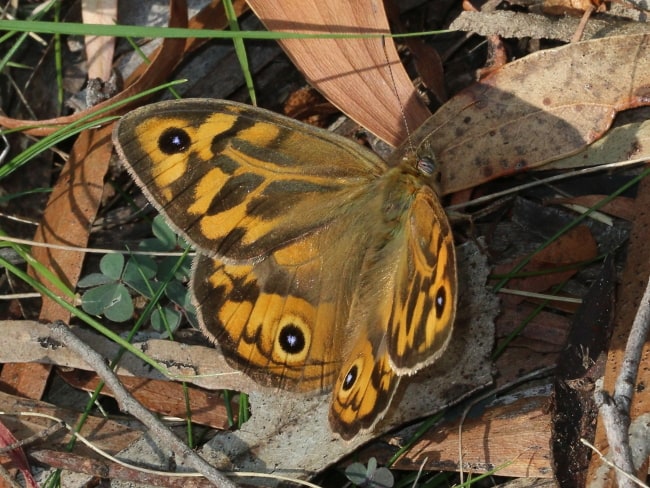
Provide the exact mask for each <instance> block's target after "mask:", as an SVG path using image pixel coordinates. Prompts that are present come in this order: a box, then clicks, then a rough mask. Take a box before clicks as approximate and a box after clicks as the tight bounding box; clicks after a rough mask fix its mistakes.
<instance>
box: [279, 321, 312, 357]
mask: <svg viewBox="0 0 650 488" xmlns="http://www.w3.org/2000/svg"><path fill="white" fill-rule="evenodd" d="M278 343H279V344H280V347H281V348H282V350H283V351H284V352H285V353H287V354H300V353H301V352H302V351H303V350H304V349H305V345H306V341H305V334H304V333H303V331H302V330H301V329H300V327H298V326H296V325H294V324H287V325H285V326H284V327H282V330H281V331H280V335H279V336H278Z"/></svg>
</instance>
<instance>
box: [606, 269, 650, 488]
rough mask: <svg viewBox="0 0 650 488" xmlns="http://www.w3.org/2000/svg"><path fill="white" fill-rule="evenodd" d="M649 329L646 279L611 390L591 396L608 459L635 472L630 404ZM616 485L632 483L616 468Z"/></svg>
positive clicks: (649, 291) (649, 294)
mask: <svg viewBox="0 0 650 488" xmlns="http://www.w3.org/2000/svg"><path fill="white" fill-rule="evenodd" d="M649 329H650V280H649V281H648V284H647V286H646V289H645V292H644V293H643V298H642V299H641V302H640V303H639V309H638V311H637V314H636V317H634V322H633V323H632V329H631V330H630V335H629V337H628V339H627V344H626V346H625V355H624V356H623V364H622V365H621V372H620V373H619V375H618V378H617V379H616V384H615V386H614V394H613V395H611V396H610V394H609V393H608V392H606V391H604V390H602V389H596V391H595V393H594V397H595V400H596V405H597V406H598V408H599V410H600V413H601V415H602V418H603V424H604V426H605V433H606V435H607V442H608V443H609V452H610V454H611V456H612V458H611V459H612V462H613V464H614V465H616V466H618V467H619V468H620V469H621V470H622V471H623V472H625V473H628V474H631V475H633V474H634V473H635V472H636V469H635V468H634V460H633V458H632V449H631V447H630V441H629V428H630V404H631V403H632V397H633V395H634V386H635V383H636V377H637V373H638V371H639V364H640V362H641V354H642V352H643V346H644V344H645V341H646V338H647V336H648V330H649ZM616 477H617V479H618V484H619V487H621V488H628V487H633V486H634V483H633V482H632V481H630V479H629V478H627V477H625V476H623V475H622V474H621V473H620V472H619V471H618V470H617V472H616Z"/></svg>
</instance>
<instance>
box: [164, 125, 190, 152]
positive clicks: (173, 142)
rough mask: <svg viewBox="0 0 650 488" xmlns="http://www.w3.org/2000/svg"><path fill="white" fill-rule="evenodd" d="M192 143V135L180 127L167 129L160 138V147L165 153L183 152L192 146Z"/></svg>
mask: <svg viewBox="0 0 650 488" xmlns="http://www.w3.org/2000/svg"><path fill="white" fill-rule="evenodd" d="M191 143H192V139H190V135H189V134H188V133H187V132H186V131H185V130H183V129H179V128H178V127H170V128H169V129H165V130H164V131H163V133H162V134H160V137H159V138H158V147H159V148H160V150H161V151H162V152H163V153H165V154H178V153H183V152H185V151H187V150H188V149H189V148H190V144H191Z"/></svg>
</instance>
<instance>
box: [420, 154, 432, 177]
mask: <svg viewBox="0 0 650 488" xmlns="http://www.w3.org/2000/svg"><path fill="white" fill-rule="evenodd" d="M417 169H418V171H419V172H420V173H422V174H423V175H424V176H431V175H432V174H433V173H435V171H436V163H435V161H434V160H433V159H431V158H429V157H427V156H423V157H421V158H418V162H417Z"/></svg>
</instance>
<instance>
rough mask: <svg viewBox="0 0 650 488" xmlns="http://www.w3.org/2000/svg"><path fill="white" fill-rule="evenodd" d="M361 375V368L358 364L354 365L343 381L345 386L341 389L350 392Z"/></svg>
mask: <svg viewBox="0 0 650 488" xmlns="http://www.w3.org/2000/svg"><path fill="white" fill-rule="evenodd" d="M358 375H359V367H358V366H357V365H356V364H353V365H352V367H351V368H350V369H349V370H348V372H347V374H346V375H345V378H344V379H343V385H342V386H341V388H342V389H343V391H349V390H350V388H352V386H354V384H355V383H356V382H357V376H358Z"/></svg>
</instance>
